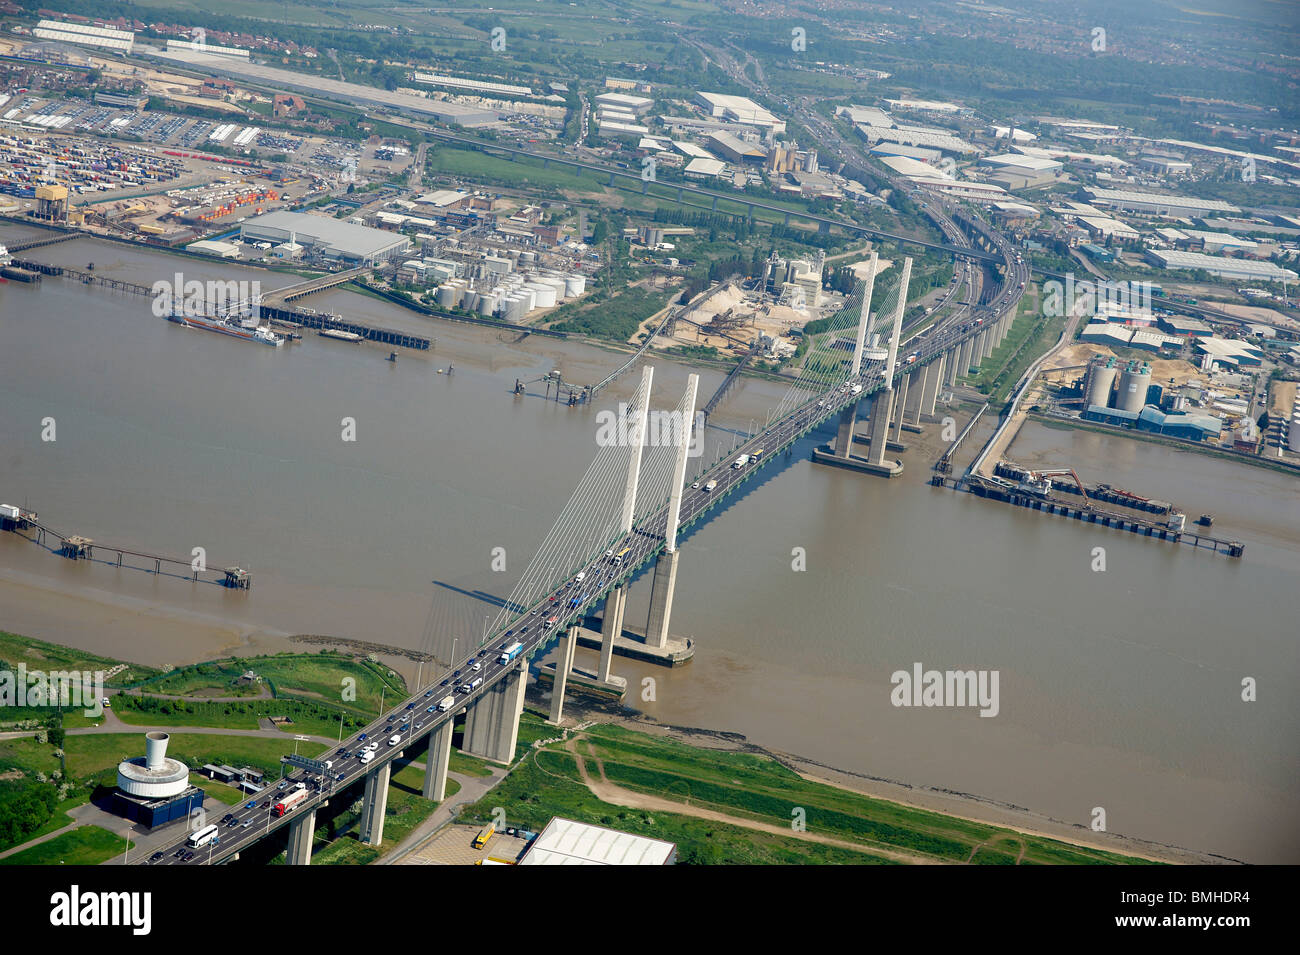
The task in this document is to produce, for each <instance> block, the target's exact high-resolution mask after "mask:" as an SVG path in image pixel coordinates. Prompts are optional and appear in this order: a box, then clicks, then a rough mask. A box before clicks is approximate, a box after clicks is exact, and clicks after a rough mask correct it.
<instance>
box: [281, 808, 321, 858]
mask: <svg viewBox="0 0 1300 955" xmlns="http://www.w3.org/2000/svg"><path fill="white" fill-rule="evenodd" d="M315 832H316V810H315V809H312V810H309V811H308V812H307V813H305V814H304V815H301V816H299V817H298V818H297V819H295V820H294V821H293V822H291V823H289V849H288V851H287V852H286V853H285V862H286V864H287V865H311V841H312V836H313V834H314V833H315Z"/></svg>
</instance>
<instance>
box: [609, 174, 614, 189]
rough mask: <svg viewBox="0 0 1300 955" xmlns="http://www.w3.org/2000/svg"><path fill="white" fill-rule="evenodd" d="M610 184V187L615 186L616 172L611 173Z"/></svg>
mask: <svg viewBox="0 0 1300 955" xmlns="http://www.w3.org/2000/svg"><path fill="white" fill-rule="evenodd" d="M609 185H610V188H613V186H614V174H613V173H612V172H611V173H610V174H609Z"/></svg>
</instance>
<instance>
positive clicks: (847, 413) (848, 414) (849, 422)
mask: <svg viewBox="0 0 1300 955" xmlns="http://www.w3.org/2000/svg"><path fill="white" fill-rule="evenodd" d="M861 403H862V402H861V401H860V400H859V401H855V402H853V404H851V405H849V406H848V407H847V408H845V409H844V410H843V411H841V412H840V427H839V431H838V432H837V433H836V435H835V447H834V448H832V449H831V450H832V451H833V452H834V453H835V455H836V456H838V457H841V458H847V457H848V456H849V455H850V454H852V453H853V429H854V427H855V426H856V425H857V423H858V405H860V404H861Z"/></svg>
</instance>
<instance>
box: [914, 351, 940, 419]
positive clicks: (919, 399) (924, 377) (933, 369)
mask: <svg viewBox="0 0 1300 955" xmlns="http://www.w3.org/2000/svg"><path fill="white" fill-rule="evenodd" d="M938 371H939V363H938V362H937V361H932V362H930V364H928V365H926V366H925V367H924V368H922V369H921V370H920V371H916V372H913V374H914V375H916V376H917V377H919V378H920V381H919V382H917V387H916V388H915V389H914V390H915V392H916V403H915V406H914V410H913V411H912V424H914V425H916V426H917V427H920V425H921V412H922V410H923V409H924V407H925V396H926V393H927V392H929V391H930V382H931V381H932V380H933V381H937V380H938V378H939V376H938V374H937V372H938Z"/></svg>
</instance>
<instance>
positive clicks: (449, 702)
mask: <svg viewBox="0 0 1300 955" xmlns="http://www.w3.org/2000/svg"><path fill="white" fill-rule="evenodd" d="M455 705H456V698H455V697H454V696H444V697H443V698H442V699H441V700H439V701H438V712H439V713H446V712H447V711H448V710H449V709H451V708H452V707H453V706H455Z"/></svg>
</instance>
